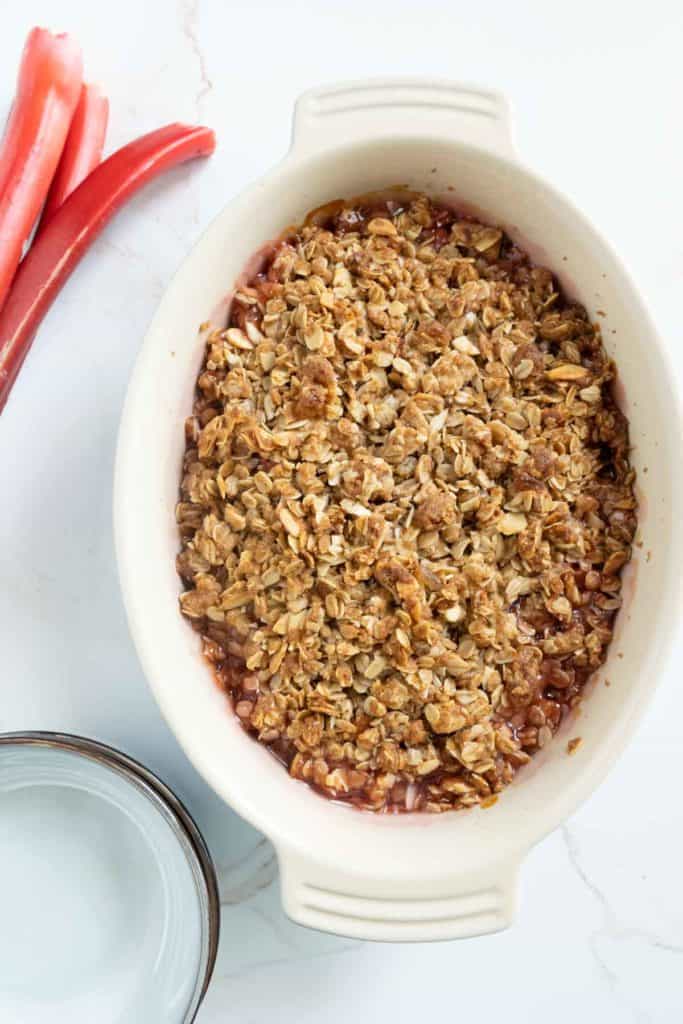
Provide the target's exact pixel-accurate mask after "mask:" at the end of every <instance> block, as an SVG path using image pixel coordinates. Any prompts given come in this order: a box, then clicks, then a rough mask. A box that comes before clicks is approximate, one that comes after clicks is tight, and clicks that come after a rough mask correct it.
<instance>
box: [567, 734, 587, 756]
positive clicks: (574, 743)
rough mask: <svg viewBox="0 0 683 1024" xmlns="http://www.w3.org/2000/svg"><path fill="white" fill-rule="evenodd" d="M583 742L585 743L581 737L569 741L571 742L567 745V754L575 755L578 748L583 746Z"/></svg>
mask: <svg viewBox="0 0 683 1024" xmlns="http://www.w3.org/2000/svg"><path fill="white" fill-rule="evenodd" d="M582 742H583V740H582V739H581V737H580V736H575V737H574V738H573V739H571V740H569V742H568V743H567V753H568V754H573V753H575V752H576V751H577V750H578V748H579V747H580V746H581V744H582Z"/></svg>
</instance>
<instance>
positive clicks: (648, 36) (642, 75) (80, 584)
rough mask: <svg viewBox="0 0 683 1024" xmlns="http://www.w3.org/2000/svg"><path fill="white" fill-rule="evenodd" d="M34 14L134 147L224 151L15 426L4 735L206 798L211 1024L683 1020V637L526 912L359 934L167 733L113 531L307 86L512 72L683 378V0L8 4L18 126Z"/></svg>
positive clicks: (2, 477)
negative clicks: (158, 132) (156, 370)
mask: <svg viewBox="0 0 683 1024" xmlns="http://www.w3.org/2000/svg"><path fill="white" fill-rule="evenodd" d="M36 23H38V24H40V23H42V24H48V25H50V26H51V27H54V28H59V29H65V30H68V31H70V32H73V33H74V34H75V35H76V36H77V38H78V39H79V40H80V42H81V44H82V46H83V49H84V51H85V54H86V60H87V74H88V76H89V77H90V78H91V79H94V80H96V81H98V82H100V83H101V84H102V85H103V87H104V88H105V90H106V92H107V93H108V95H109V96H110V98H111V111H112V114H111V128H110V134H109V140H108V144H109V147H110V148H111V147H114V146H116V145H118V144H120V143H122V142H123V141H127V140H128V139H129V138H131V137H133V136H135V135H137V134H139V133H141V132H143V131H146V130H148V129H151V128H153V127H156V126H157V125H159V124H162V123H164V122H167V121H172V120H178V119H180V120H189V121H196V120H201V121H203V122H204V123H207V124H210V125H211V126H213V127H214V128H215V129H216V131H217V133H218V137H219V148H218V150H217V152H216V154H215V156H214V157H213V159H212V160H211V161H210V162H208V163H206V164H203V165H202V166H201V167H200V166H193V167H187V168H183V169H180V170H178V171H176V172H174V173H173V174H172V175H169V176H168V177H167V178H166V179H165V180H163V181H160V182H158V183H157V184H155V185H154V186H152V187H151V188H149V189H148V190H147V191H146V193H145V194H144V195H141V196H140V197H138V198H137V199H136V200H135V201H134V202H132V203H131V204H130V206H129V207H128V208H127V209H126V210H125V211H124V212H123V213H122V214H121V216H120V217H119V218H118V219H117V220H116V222H115V223H113V224H112V225H111V226H110V227H109V228H108V229H107V231H106V232H105V234H104V235H103V237H102V238H101V239H100V241H99V242H98V243H97V244H96V245H95V247H94V250H93V251H92V252H91V253H90V254H89V255H88V257H87V259H86V260H85V261H84V263H83V264H82V266H81V267H79V269H78V270H77V272H76V273H75V274H74V276H73V278H72V279H71V281H70V282H69V284H68V285H67V287H66V288H65V290H64V292H63V294H62V295H61V297H60V298H59V301H58V302H57V304H56V306H55V308H54V309H53V310H52V312H51V313H50V315H49V317H48V318H47V320H46V322H45V324H44V325H43V328H42V330H41V331H40V334H39V337H38V339H37V342H36V344H35V346H34V350H33V352H32V354H31V356H30V358H29V360H28V362H27V364H26V366H25V368H24V370H23V372H22V375H21V378H20V380H19V383H18V384H17V386H16V388H15V391H14V393H13V395H12V399H11V401H10V404H9V405H8V407H7V409H6V411H5V413H4V414H3V416H2V419H1V420H0V445H1V447H2V459H1V460H0V496H1V498H0V623H2V664H1V666H0V679H1V680H2V701H1V702H0V730H3V731H4V730H10V729H29V728H51V729H64V730H71V731H76V732H82V733H86V734H90V735H93V736H96V737H99V738H101V739H104V740H107V741H109V742H111V743H113V744H115V745H118V746H120V747H122V748H124V749H126V750H128V751H130V752H131V753H133V754H134V755H136V756H138V757H139V758H140V759H141V760H143V761H144V762H146V763H147V764H149V765H150V766H151V767H152V768H153V769H155V770H156V771H157V772H159V773H160V774H161V775H162V777H164V778H165V779H167V780H168V782H169V783H170V784H171V785H172V786H173V787H175V789H176V790H177V791H178V792H179V793H180V794H181V795H182V796H183V797H184V798H185V799H186V801H187V802H188V804H189V806H190V807H191V809H192V811H193V812H194V814H195V815H196V817H197V819H198V821H199V822H200V825H201V827H202V828H203V830H204V832H205V835H206V837H207V839H208V841H209V844H210V845H211V847H212V850H213V851H214V854H215V856H216V860H217V863H218V865H219V869H220V874H221V882H222V887H223V896H224V904H225V905H224V915H223V936H222V941H221V948H220V953H219V960H218V964H217V968H216V972H215V976H214V981H213V984H212V986H211V989H210V992H209V995H208V997H207V999H206V1002H205V1004H204V1007H203V1008H202V1010H201V1012H200V1015H199V1022H200V1024H218V1022H219V1021H220V1022H221V1024H228V1022H233V1021H234V1022H239V1024H261V1022H263V1021H266V1020H268V1021H272V1022H273V1024H276V1022H277V1024H295V1022H296V1024H306V1022H316V1024H341V1022H342V1021H344V1022H346V1021H348V1020H349V1019H356V1020H377V1021H379V1022H382V1024H384V1022H386V1024H389V1022H392V1024H393V1022H395V1021H408V1020H413V1019H414V1018H415V1017H416V1016H417V1015H420V1016H422V1017H424V1018H426V1019H427V1018H429V1017H430V1016H434V1017H436V1015H437V1014H438V1015H439V1016H441V1015H442V1014H444V1013H445V1014H447V1015H448V1016H456V1017H463V1018H466V1019H470V1020H485V1021H493V1020H497V1019H505V1020H507V1021H510V1022H514V1024H540V1022H542V1021H543V1022H544V1021H546V1020H547V1019H549V1018H550V1019H552V1020H553V1022H554V1024H574V1022H575V1021H576V1019H577V1018H578V1017H580V1016H583V1018H584V1019H587V1020H589V1021H593V1020H596V1021H597V1020H600V1021H601V1022H603V1024H622V1022H631V1021H633V1022H637V1024H646V1022H658V1024H659V1022H662V1024H663V1022H667V1024H668V1022H672V1024H673V1022H674V1021H676V1022H677V1021H680V1020H681V1019H683V983H682V982H681V971H682V968H683V897H682V895H681V883H680V864H681V853H682V845H683V803H682V802H681V800H680V796H679V793H678V789H677V783H678V778H679V775H680V765H681V720H682V716H683V697H682V696H681V692H680V690H679V687H678V682H679V677H678V673H677V671H676V667H677V664H680V662H681V657H682V656H683V643H679V647H678V651H677V654H678V658H677V659H674V661H673V663H672V665H671V668H670V670H669V672H668V674H667V676H666V678H663V679H660V680H654V679H653V680H652V683H653V686H654V684H655V683H656V682H658V683H659V689H658V691H657V694H656V697H655V700H654V702H653V704H652V706H651V709H650V710H649V711H648V714H647V716H646V718H645V720H644V722H643V724H642V726H641V728H640V729H639V731H638V733H637V736H636V738H635V739H634V741H633V742H632V744H631V746H630V747H629V749H628V752H627V753H626V754H625V756H624V757H623V758H622V759H621V761H620V762H619V764H618V766H617V767H616V768H615V769H614V771H613V772H612V774H611V776H610V778H609V779H608V781H607V782H606V783H605V784H604V785H603V786H602V787H601V788H600V790H599V791H598V792H597V793H596V794H595V795H594V796H593V797H592V799H591V800H590V801H589V802H588V803H586V804H585V805H584V806H583V808H582V809H581V810H580V811H579V812H578V813H577V814H576V815H575V816H574V817H573V818H572V819H571V820H570V821H569V822H568V823H567V825H566V826H565V827H564V828H563V829H562V830H560V831H558V832H556V833H555V834H554V835H552V836H551V837H550V838H548V839H547V840H546V841H545V842H543V843H542V844H541V845H540V846H538V847H537V848H536V849H535V850H534V851H533V852H532V853H531V855H530V856H529V857H528V859H527V861H526V864H525V866H524V869H523V872H522V898H521V906H520V910H519V915H518V918H517V921H516V923H515V925H514V926H513V928H512V929H510V930H509V931H508V932H506V933H503V934H500V935H496V936H492V937H488V938H483V939H476V940H472V941H469V942H462V943H449V944H439V945H435V946H422V947H420V946H404V947H398V946H391V945H372V944H362V943H358V942H351V941H347V940H344V939H336V938H334V937H330V936H323V935H320V934H317V933H314V932H309V931H306V930H305V929H301V928H298V927H296V926H295V925H293V924H291V923H290V922H288V920H287V919H286V918H285V917H284V915H283V913H282V910H281V909H280V905H279V896H278V885H277V878H276V875H277V871H276V866H275V864H274V861H273V858H272V855H271V851H270V849H269V847H268V844H267V843H266V842H265V840H263V839H261V837H260V836H259V835H258V834H257V833H256V832H254V830H253V829H251V828H250V827H249V826H247V825H245V824H244V823H243V822H242V821H241V820H240V819H239V818H238V817H237V816H236V815H235V814H234V813H232V812H231V811H230V810H229V809H228V808H227V807H225V806H224V805H223V804H222V803H221V802H220V801H219V800H218V798H217V797H215V796H214V795H213V794H212V793H211V792H210V791H209V789H208V788H207V786H206V785H205V784H204V783H203V782H202V781H201V780H200V778H199V777H198V776H197V774H196V773H195V772H194V771H193V769H192V768H191V767H190V766H189V764H188V763H187V761H186V760H185V758H184V756H183V754H182V753H181V751H180V750H179V748H178V746H177V744H176V743H175V741H174V739H173V737H172V736H171V735H170V733H169V731H168V729H167V728H166V726H165V725H164V723H163V721H162V719H161V717H160V715H159V714H158V712H157V709H156V705H155V704H154V702H153V700H152V698H151V696H150V694H149V692H148V689H147V687H146V684H145V681H144V679H143V676H142V672H141V670H140V667H139V665H138V662H137V659H136V656H135V654H134V651H133V648H132V645H131V641H130V639H129V636H128V632H127V628H126V624H125V621H124V614H123V608H122V604H121V599H120V595H119V589H118V583H117V579H116V570H115V565H114V555H113V545H112V532H111V482H112V462H113V456H114V444H115V437H116V430H117V424H118V419H119V414H120V410H121V404H122V401H123V396H124V392H125V388H126V382H127V379H128V375H129V372H130V369H131V366H132V363H133V360H134V358H135V355H136V353H137V350H138V347H139V344H140V340H141V338H142V335H143V333H144V331H145V329H146V326H147V324H148V322H149V320H150V317H151V315H152V313H153V311H154V309H155V307H156V305H157V302H158V300H159V298H160V296H161V294H162V292H163V290H164V287H165V286H166V284H167V282H168V280H169V278H170V276H171V274H172V273H173V270H174V269H175V267H176V266H177V264H178V263H179V262H180V260H181V259H182V258H183V256H184V255H185V253H186V252H187V251H188V249H189V247H190V246H191V244H192V243H193V242H194V240H195V239H196V238H197V236H198V235H199V233H200V232H201V230H202V229H203V228H204V226H205V225H206V224H207V223H208V221H209V220H210V219H211V218H212V217H213V216H214V214H216V213H217V212H218V210H219V209H220V208H221V206H222V205H223V203H224V202H225V201H226V200H227V199H228V198H229V197H230V196H232V195H233V194H234V193H235V192H236V191H237V190H238V189H240V188H242V186H243V185H245V184H247V183H248V182H249V181H250V180H252V179H253V178H255V177H257V176H258V175H259V174H261V173H262V172H263V171H265V170H266V169H267V168H268V167H269V166H271V165H272V164H273V163H274V162H275V161H276V160H277V159H278V158H279V157H280V156H281V154H282V153H283V152H284V150H285V148H286V146H287V143H288V138H289V132H290V117H291V110H292V104H293V101H294V99H295V97H296V95H297V94H298V93H299V92H300V91H301V90H303V89H304V88H306V87H308V86H310V85H312V84H317V83H320V82H324V81H330V80H334V79H340V78H353V77H361V76H367V75H372V74H377V75H378V74H387V73H396V72H399V73H403V74H433V75H438V76H444V77H453V78H462V79H464V80H471V81H478V82H481V83H482V84H488V85H492V86H495V87H498V88H500V89H502V90H503V91H504V92H505V93H506V94H507V95H508V96H509V97H510V99H511V100H512V102H513V104H514V107H515V114H516V128H517V141H518V146H519V150H520V152H521V153H522V155H523V157H524V158H525V160H526V161H527V162H528V163H530V164H532V165H534V166H535V167H536V168H537V169H538V170H539V171H540V172H541V173H542V174H544V175H545V176H546V177H548V178H550V179H551V180H553V181H554V182H555V183H556V184H558V185H559V186H560V187H561V188H563V189H564V190H565V191H566V192H568V193H569V194H570V195H572V196H573V198H574V199H575V200H576V201H577V202H578V204H579V205H580V206H581V207H583V209H584V210H585V211H586V212H587V213H588V215H589V216H590V217H591V218H592V219H593V221H594V222H595V223H596V224H597V226H598V227H599V228H600V229H601V230H602V231H603V232H604V233H605V234H606V235H607V237H608V238H611V240H612V241H613V242H614V243H615V245H616V246H617V247H618V248H619V250H620V251H621V253H622V254H623V256H624V258H625V260H626V261H627V263H629V264H630V265H631V267H632V269H633V271H634V273H635V277H636V280H637V281H638V282H639V283H640V285H641V287H642V290H643V292H644V294H645V296H646V297H647V299H648V301H649V303H650V306H651V309H652V312H653V314H654V317H655V319H656V321H657V323H658V325H659V327H660V329H661V332H662V334H663V336H664V338H665V339H667V340H668V344H669V347H670V349H671V352H672V355H673V357H674V359H675V364H676V369H677V374H678V376H679V379H680V378H681V376H682V373H683V350H682V349H681V333H680V314H679V303H680V293H681V285H682V283H683V277H682V270H681V267H682V266H683V243H682V242H681V238H682V237H683V200H682V199H681V181H682V180H683V175H682V173H681V172H682V170H683V144H682V143H681V134H680V61H681V50H682V48H683V21H682V20H681V13H680V5H678V4H677V3H675V2H673V0H672V2H671V3H666V2H664V0H650V2H649V3H648V4H647V5H635V4H623V3H620V2H618V0H610V2H603V3H596V2H595V0H592V2H589V0H575V2H574V3H573V4H572V5H571V8H570V9H569V8H567V9H566V10H564V11H562V10H561V9H560V8H558V6H557V5H554V4H548V3H541V2H540V0H539V2H531V0H517V2H515V3H507V2H505V0H501V2H491V0H489V2H488V3H487V4H485V5H482V6H481V7H480V6H478V5H473V4H472V3H471V2H469V3H468V2H464V0H443V2H438V0H421V2H420V3H409V2H406V0H391V2H388V0H386V2H374V3H369V2H368V0H346V2H345V3H343V4H335V5H333V4H330V3H325V2H317V3H316V2H315V0H308V2H305V0H290V2H289V3H286V4H284V3H277V2H275V0H273V2H265V0H249V2H241V0H240V2H238V0H232V2H222V0H186V2H184V3H178V4H171V3H169V2H167V0H145V2H140V0H117V3H115V4H109V5H101V4H93V3H86V2H84V0H59V2H58V3H57V2H54V0H52V2H50V0H44V2H41V0H26V2H24V3H21V4H11V5H10V4H5V5H4V9H3V26H2V27H3V31H2V34H1V36H0V67H2V72H1V73H0V117H2V111H3V110H4V109H5V107H6V106H7V104H8V102H9V99H10V96H11V91H12V89H13V84H14V82H13V75H14V69H15V68H16V65H17V60H18V55H19V52H20V49H21V46H22V43H23V39H24V36H25V34H26V32H27V29H28V28H29V27H30V26H31V25H32V24H36ZM682 383H683V381H682ZM0 827H1V826H0ZM8 1024H9V1022H8Z"/></svg>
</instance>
